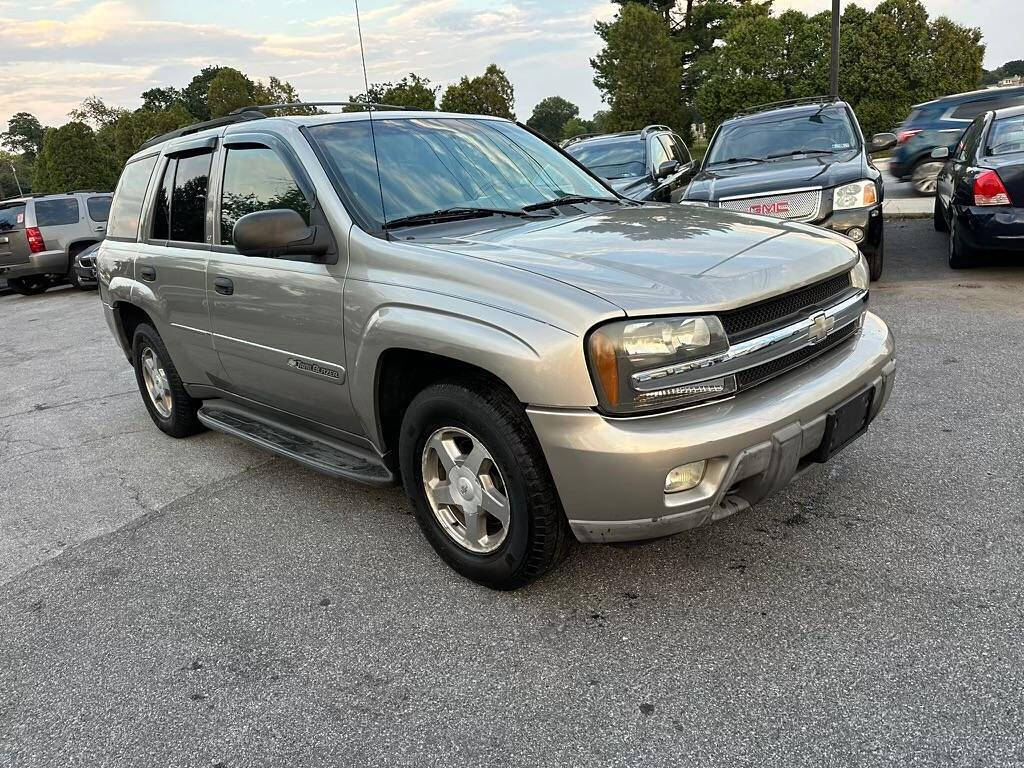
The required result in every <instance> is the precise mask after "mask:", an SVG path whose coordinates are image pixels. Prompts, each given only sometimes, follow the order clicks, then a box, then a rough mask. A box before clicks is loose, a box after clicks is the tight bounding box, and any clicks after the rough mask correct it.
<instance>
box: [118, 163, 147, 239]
mask: <svg viewBox="0 0 1024 768" xmlns="http://www.w3.org/2000/svg"><path fill="white" fill-rule="evenodd" d="M155 165H156V155H152V156H150V157H144V158H142V159H141V160H136V161H134V162H131V163H128V165H126V166H125V167H124V171H123V172H122V173H121V180H120V181H119V182H118V183H117V191H115V192H114V200H113V202H112V203H111V205H110V221H109V223H108V225H107V237H110V238H118V239H122V240H134V239H135V238H136V237H138V235H139V219H140V218H142V200H143V198H144V197H145V196H146V188H147V187H148V186H149V177H150V176H151V175H152V173H153V166H155Z"/></svg>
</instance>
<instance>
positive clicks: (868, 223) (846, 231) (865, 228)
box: [811, 203, 883, 251]
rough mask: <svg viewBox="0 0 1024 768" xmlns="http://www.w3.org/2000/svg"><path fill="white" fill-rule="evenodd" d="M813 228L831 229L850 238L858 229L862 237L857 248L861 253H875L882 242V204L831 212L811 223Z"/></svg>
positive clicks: (855, 240) (856, 240)
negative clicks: (853, 231)
mask: <svg viewBox="0 0 1024 768" xmlns="http://www.w3.org/2000/svg"><path fill="white" fill-rule="evenodd" d="M811 223H812V224H814V225H815V226H818V227H825V228H826V229H831V230H832V231H833V232H838V233H839V234H841V235H847V236H848V237H849V236H850V232H851V230H853V229H855V228H856V229H859V230H860V231H861V232H863V233H864V235H863V236H862V237H861V238H860V239H859V240H858V239H857V238H855V237H854V238H852V239H853V240H854V242H856V243H857V247H858V248H860V249H861V250H862V251H875V250H878V246H879V245H880V244H881V242H882V231H883V229H882V228H883V224H882V204H881V203H879V204H878V205H873V206H871V207H870V208H851V209H849V210H843V211H831V212H829V213H828V214H827V215H825V216H824V217H823V218H821V219H819V220H818V221H813V222H811Z"/></svg>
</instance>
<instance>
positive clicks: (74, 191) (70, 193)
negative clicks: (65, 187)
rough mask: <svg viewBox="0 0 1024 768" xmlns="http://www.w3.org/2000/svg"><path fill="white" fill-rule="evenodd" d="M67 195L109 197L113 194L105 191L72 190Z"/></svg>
mask: <svg viewBox="0 0 1024 768" xmlns="http://www.w3.org/2000/svg"><path fill="white" fill-rule="evenodd" d="M64 194H65V195H109V194H111V192H109V191H108V190H105V189H72V190H71V191H70V192H65V193H64Z"/></svg>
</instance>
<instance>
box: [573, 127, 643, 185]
mask: <svg viewBox="0 0 1024 768" xmlns="http://www.w3.org/2000/svg"><path fill="white" fill-rule="evenodd" d="M644 144H645V142H643V141H640V140H639V139H637V138H636V137H633V138H631V139H626V140H623V141H615V142H608V141H601V142H587V143H581V144H577V145H575V146H573V145H570V146H568V147H566V149H565V151H566V152H568V153H569V154H570V155H572V156H573V157H575V158H576V159H577V160H579V161H580V162H581V163H583V165H585V166H587V168H589V169H590V170H592V171H593V172H594V173H596V174H597V175H598V176H601V177H603V178H605V179H631V178H636V177H639V176H644V175H646V173H647V157H646V156H645V155H646V152H645V151H644Z"/></svg>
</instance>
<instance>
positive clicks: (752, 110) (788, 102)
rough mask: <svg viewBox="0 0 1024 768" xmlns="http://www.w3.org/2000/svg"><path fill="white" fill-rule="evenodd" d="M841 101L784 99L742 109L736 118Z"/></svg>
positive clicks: (811, 97) (829, 99) (804, 98)
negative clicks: (785, 108)
mask: <svg viewBox="0 0 1024 768" xmlns="http://www.w3.org/2000/svg"><path fill="white" fill-rule="evenodd" d="M837 101H839V98H838V97H832V96H804V97H803V98H799V99H782V100H781V101H769V102H766V103H764V104H757V105H756V106H753V107H748V108H747V109H742V110H740V111H739V112H737V113H736V114H735V115H734V117H741V116H743V115H753V114H756V113H758V112H767V111H769V110H772V109H782V108H783V107H801V106H807V105H810V104H832V103H834V102H837Z"/></svg>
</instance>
